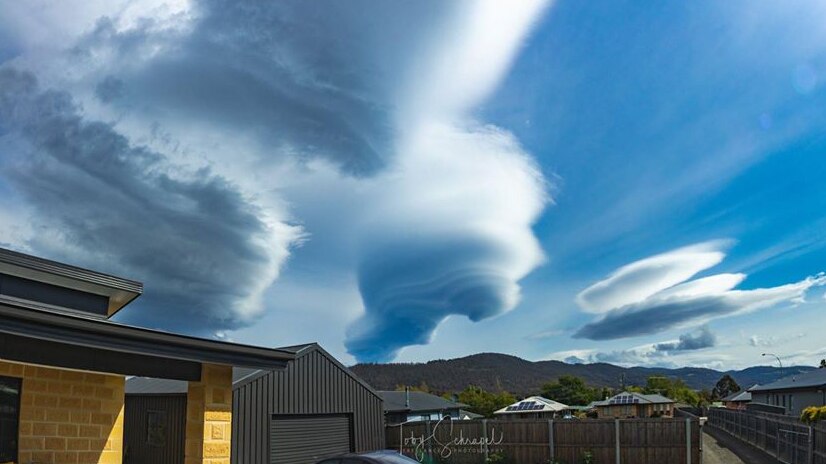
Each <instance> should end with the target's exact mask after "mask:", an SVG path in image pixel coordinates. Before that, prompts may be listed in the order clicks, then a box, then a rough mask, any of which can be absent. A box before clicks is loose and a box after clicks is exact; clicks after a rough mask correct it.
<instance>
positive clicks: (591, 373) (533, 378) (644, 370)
mask: <svg viewBox="0 0 826 464" xmlns="http://www.w3.org/2000/svg"><path fill="white" fill-rule="evenodd" d="M813 369H815V368H814V367H810V366H791V367H785V368H783V369H780V368H777V367H771V366H755V367H749V368H747V369H743V370H732V371H718V370H714V369H706V368H699V367H682V368H677V369H668V368H661V367H620V366H615V365H613V364H605V363H595V364H568V363H564V362H561V361H528V360H525V359H522V358H518V357H516V356H511V355H506V354H499V353H480V354H474V355H471V356H466V357H463V358H456V359H446V360H435V361H429V362H426V363H389V364H372V363H371V364H356V365H355V366H352V367H351V370H352V371H353V372H354V373H355V374H356V375H358V376H360V377H362V378H363V379H364V380H366V381H367V382H368V383H369V384H370V385H372V386H373V387H374V388H376V389H378V390H395V389H396V388H397V387H399V386H401V385H410V386H420V385H422V384H426V385H427V387H428V388H429V389H430V390H431V391H433V392H436V393H446V392H458V391H461V390H464V389H465V388H466V387H467V386H469V385H476V386H479V387H481V388H483V389H485V390H488V391H502V390H504V391H508V392H511V393H513V394H515V395H518V396H527V395H531V394H537V393H539V392H540V391H541V389H542V385H543V384H545V383H547V382H552V381H554V380H555V379H557V378H559V377H560V376H562V375H575V376H577V377H580V378H582V379H583V380H585V382H586V383H587V384H589V385H591V386H599V387H602V386H606V387H612V388H619V387H620V385H621V382H624V384H625V385H645V382H646V380H647V379H648V377H651V376H664V377H672V378H679V379H682V380H683V381H684V382H685V383H686V384H687V385H688V386H689V387H691V388H694V389H697V390H701V389H711V388H713V387H714V384H716V383H717V381H718V380H719V379H720V377H722V376H723V375H724V374H729V375H731V376H732V377H733V378H734V380H736V381H737V383H738V384H739V385H740V386H741V387H743V388H747V387H749V386H751V385H754V384H765V383H770V382H773V381H775V380H778V379H780V378H782V377H787V376H790V375H795V374H800V373H803V372H808V371H810V370H813Z"/></svg>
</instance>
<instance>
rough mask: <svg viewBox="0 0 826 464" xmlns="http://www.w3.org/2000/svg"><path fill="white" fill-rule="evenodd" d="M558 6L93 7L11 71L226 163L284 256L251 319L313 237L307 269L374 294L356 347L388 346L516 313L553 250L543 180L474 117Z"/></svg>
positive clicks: (181, 162) (170, 146)
mask: <svg viewBox="0 0 826 464" xmlns="http://www.w3.org/2000/svg"><path fill="white" fill-rule="evenodd" d="M548 4H549V2H548V1H545V0H530V1H525V2H520V3H519V4H518V5H506V4H503V3H501V2H497V1H493V0H485V1H480V2H438V1H431V2H408V3H405V4H399V3H395V2H394V3H387V2H370V1H366V2H364V3H362V4H361V5H362V7H354V6H353V5H352V4H347V5H344V4H340V3H337V2H330V3H326V4H324V6H323V7H322V6H319V5H318V4H314V3H306V2H291V1H285V2H272V3H261V4H255V5H246V6H240V5H239V4H237V2H231V1H224V0H199V1H193V2H191V3H189V2H175V3H170V4H168V5H167V4H165V2H163V1H154V0H153V1H150V2H145V3H140V4H134V3H129V4H114V3H112V4H95V5H89V6H88V10H84V9H79V10H78V11H77V12H76V20H77V23H78V24H82V26H77V27H74V26H73V27H72V28H68V29H66V30H59V31H54V33H53V34H52V35H51V36H50V37H48V38H44V37H40V36H38V32H36V31H33V30H31V28H30V27H28V26H27V27H24V28H22V30H21V31H20V34H19V37H18V39H19V40H18V41H19V43H20V44H22V45H21V47H22V48H26V47H29V48H30V50H27V52H28V53H26V52H24V53H22V54H21V55H20V56H18V57H17V58H16V59H15V60H14V61H13V64H14V65H15V66H20V67H27V68H29V69H31V70H33V71H34V72H35V73H36V74H38V75H39V78H40V80H41V82H43V83H44V87H54V88H60V89H62V90H66V91H68V92H70V93H71V94H72V98H73V99H74V100H75V101H78V102H79V103H80V104H79V106H82V108H83V114H82V115H79V116H82V117H83V118H84V119H85V120H87V121H98V120H102V121H115V122H113V123H112V124H111V125H109V126H108V127H109V128H110V129H111V131H112V132H114V133H116V134H117V135H119V136H122V137H123V138H124V139H125V142H126V143H129V144H131V145H133V146H141V147H146V148H147V149H149V150H153V151H155V152H157V153H162V154H163V155H164V156H165V157H166V158H168V159H169V161H170V163H174V164H175V165H176V166H184V167H186V168H187V169H189V170H192V171H195V172H200V170H205V171H206V170H208V171H209V172H215V173H216V174H217V175H220V176H221V178H223V179H226V180H227V182H228V183H231V184H232V187H233V189H235V190H237V191H238V195H239V196H241V197H243V198H244V199H246V200H249V201H250V203H251V204H254V205H255V206H256V208H257V209H256V211H255V212H256V213H257V214H256V217H257V218H258V219H259V220H261V221H264V220H265V219H266V225H267V232H268V234H267V236H266V238H267V239H270V240H272V241H274V242H275V243H277V244H278V245H279V246H278V247H275V246H272V247H270V249H271V250H273V251H272V252H273V253H277V256H275V258H277V259H273V260H272V261H271V262H270V264H272V265H274V267H272V268H267V272H266V273H265V274H263V275H260V276H259V275H257V277H260V278H259V279H254V280H255V282H256V285H255V288H253V289H251V292H249V293H250V295H241V297H242V298H241V299H240V301H241V302H244V303H245V304H243V305H241V307H239V308H238V312H241V313H243V315H245V316H246V315H251V314H258V311H257V309H260V307H259V308H256V307H255V306H256V305H259V302H260V301H261V300H262V298H261V295H263V294H264V292H265V291H266V290H267V287H268V286H270V285H271V284H272V283H273V280H274V279H275V277H276V276H277V275H278V274H279V272H280V271H281V267H282V266H283V265H284V263H286V262H287V255H288V254H289V253H288V252H291V251H292V250H291V249H290V246H294V245H295V244H297V243H300V242H301V240H305V243H304V248H302V250H301V252H303V253H305V255H304V256H309V259H310V260H315V261H311V262H310V264H311V265H313V266H318V268H319V269H320V271H319V272H330V269H331V268H333V269H334V270H335V272H339V273H341V274H345V275H346V276H345V277H344V278H342V279H341V280H342V281H346V282H356V284H355V285H356V286H357V287H358V290H359V292H360V294H361V299H362V302H363V304H364V306H365V307H364V311H363V313H362V314H360V315H359V317H357V318H355V319H356V321H355V322H353V323H352V324H351V325H350V329H349V332H348V333H349V335H348V338H347V345H348V348H349V350H350V352H351V353H353V354H355V355H356V356H358V357H359V358H361V359H389V358H392V357H393V356H394V355H395V353H397V351H398V350H399V349H400V348H402V347H404V346H407V345H410V344H422V343H427V342H428V340H429V339H430V337H431V334H432V333H433V332H434V330H435V328H436V327H437V326H438V325H439V324H440V323H441V322H442V321H443V320H444V318H446V317H447V316H449V315H451V314H457V315H463V316H466V317H468V318H469V319H471V320H474V321H478V320H481V319H485V318H489V317H493V316H496V315H498V314H502V313H504V312H506V311H508V310H510V309H512V308H513V307H514V306H515V305H516V304H517V302H518V301H519V298H520V287H519V284H518V281H519V280H520V279H521V278H522V277H524V276H525V275H526V274H527V273H529V272H530V271H531V270H533V269H534V268H535V267H536V266H538V265H539V263H541V262H542V260H543V253H542V250H541V248H540V246H539V243H538V241H537V239H536V237H535V236H534V235H533V232H532V230H531V226H532V225H533V223H534V222H535V221H536V219H537V217H538V216H539V214H540V213H541V211H542V210H543V208H544V207H545V205H546V203H547V201H548V195H547V193H546V184H545V180H544V178H543V175H542V173H541V172H540V170H539V169H538V167H537V165H536V164H535V162H534V160H533V159H532V158H531V156H530V154H528V153H526V152H525V150H523V148H522V147H521V146H520V144H519V142H518V140H516V139H515V137H514V136H513V135H512V134H511V133H509V132H507V131H505V130H503V129H501V128H498V127H495V126H491V125H488V124H485V123H484V122H483V121H479V120H478V119H477V118H476V117H475V115H474V111H475V109H476V108H477V107H478V105H480V104H481V103H483V101H484V99H485V98H487V97H488V95H489V94H490V93H491V92H493V91H494V89H495V87H496V85H497V84H498V83H499V81H500V80H501V79H502V77H503V76H504V75H505V73H506V71H507V69H508V68H509V66H510V64H511V62H512V61H513V60H514V58H515V56H516V54H517V53H518V51H519V49H520V45H521V43H522V41H523V40H524V39H525V37H526V36H527V34H528V33H529V31H530V29H531V26H532V24H533V23H534V22H535V20H536V19H537V17H538V16H539V15H540V14H541V12H542V11H543V9H544V8H545V7H546V6H547V5H548ZM322 9H323V11H322ZM161 10H163V12H161ZM20 11H22V10H20ZM365 11H369V12H370V13H369V14H364V12H365ZM32 13H34V16H35V17H38V16H37V12H36V11H34V12H32ZM0 16H2V14H0ZM41 16H42V18H40V19H39V21H42V22H43V23H44V24H49V22H50V21H53V19H54V18H52V17H51V15H49V14H44V15H41ZM48 30H49V28H44V29H43V31H46V32H48ZM44 33H45V32H44ZM388 37H393V40H388ZM55 39H59V40H58V41H57V42H54V43H60V44H61V45H60V46H59V47H51V48H50V49H49V50H37V51H36V52H35V50H33V49H34V48H37V47H38V45H36V44H42V43H53V42H52V41H54V40H55ZM27 44H28V45H27ZM47 55H48V56H47ZM292 223H298V224H300V225H301V226H302V227H301V229H302V230H303V231H304V232H305V234H296V232H295V231H297V230H298V229H297V228H291V227H290V226H289V225H288V224H292ZM81 228H82V227H81ZM84 232H89V233H92V232H94V231H85V230H84ZM187 238H188V239H189V238H191V239H192V240H193V241H197V240H198V239H199V237H198V236H197V234H196V235H195V236H192V237H187ZM114 242H117V240H114ZM17 245H18V246H19V245H20V244H17ZM117 245H118V244H117V243H113V244H112V247H113V249H117V248H118V247H117ZM76 246H77V248H78V250H80V251H82V250H84V249H88V248H89V247H91V246H93V245H92V244H89V243H76ZM34 251H37V250H34ZM112 261H118V259H117V257H113V258H112ZM304 265H305V266H306V265H308V264H307V262H305V263H304ZM241 277H242V276H239V278H241ZM159 280H163V281H167V282H172V280H170V279H162V278H161V277H159ZM251 280H252V279H251ZM259 284H260V285H259ZM318 285H319V286H323V285H325V282H322V281H319V282H318ZM350 285H352V284H350ZM342 286H344V285H342ZM337 290H341V292H342V293H347V291H346V289H343V288H342V289H337ZM245 297H248V298H245ZM247 302H248V303H249V304H246V303H247ZM259 306H260V305H259ZM268 306H269V307H270V308H277V305H275V304H273V303H270V304H268ZM330 311H335V308H331V309H330ZM244 319H245V320H247V319H248V318H246V317H245V318H244ZM142 322H143V323H146V324H151V325H161V324H163V323H164V322H163V320H151V321H142ZM219 329H221V327H217V328H216V330H219ZM219 331H220V330H219ZM225 335H228V334H225Z"/></svg>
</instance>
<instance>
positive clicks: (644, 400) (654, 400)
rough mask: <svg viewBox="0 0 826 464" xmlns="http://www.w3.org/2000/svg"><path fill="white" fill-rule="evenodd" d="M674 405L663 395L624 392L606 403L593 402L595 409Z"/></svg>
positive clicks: (672, 401)
mask: <svg viewBox="0 0 826 464" xmlns="http://www.w3.org/2000/svg"><path fill="white" fill-rule="evenodd" d="M667 403H674V400H672V399H670V398H666V397H665V396H662V395H657V394H651V395H646V394H643V393H636V392H622V393H618V394H616V395H614V396H612V397H611V398H609V399H607V400H604V401H595V402H593V403H592V404H593V406H594V407H598V406H621V405H626V404H667Z"/></svg>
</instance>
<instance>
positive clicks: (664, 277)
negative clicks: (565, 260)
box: [576, 241, 727, 314]
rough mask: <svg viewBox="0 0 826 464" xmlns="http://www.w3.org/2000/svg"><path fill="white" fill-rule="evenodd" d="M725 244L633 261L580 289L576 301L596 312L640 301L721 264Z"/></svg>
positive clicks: (693, 248)
mask: <svg viewBox="0 0 826 464" xmlns="http://www.w3.org/2000/svg"><path fill="white" fill-rule="evenodd" d="M726 245H727V242H725V241H712V242H706V243H700V244H697V245H692V246H688V247H684V248H679V249H676V250H674V251H670V252H668V253H663V254H660V255H656V256H652V257H650V258H645V259H641V260H639V261H635V262H633V263H631V264H628V265H625V266H623V267H621V268H619V269H617V270H616V271H614V272H613V273H612V274H611V275H610V276H608V278H606V279H605V280H601V281H599V282H597V283H595V284H593V285H591V286H590V287H588V288H586V289H585V290H583V291H582V292H580V293H579V295H577V297H576V302H577V304H579V306H580V307H581V308H582V309H583V310H584V311H586V312H590V313H597V314H599V313H606V312H608V311H610V310H612V309H615V308H619V307H622V306H625V305H628V304H632V303H637V302H640V301H642V300H645V299H646V298H648V297H650V296H652V295H654V294H656V293H657V292H660V291H663V290H666V289H669V288H671V287H673V286H675V285H677V284H679V283H682V282H685V281H686V280H688V279H689V278H691V277H692V276H694V275H695V274H697V273H699V272H701V271H704V270H706V269H708V268H710V267H713V266H716V265H717V264H720V262H722V261H723V259H724V258H725V256H726V255H725V252H724V249H725V247H726ZM718 284H719V281H717V280H715V281H710V282H705V284H704V285H696V286H695V287H694V288H693V290H689V289H684V290H683V291H698V288H697V287H700V288H699V290H700V291H706V290H705V289H706V287H708V286H709V285H718Z"/></svg>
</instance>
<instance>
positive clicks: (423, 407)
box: [378, 391, 468, 412]
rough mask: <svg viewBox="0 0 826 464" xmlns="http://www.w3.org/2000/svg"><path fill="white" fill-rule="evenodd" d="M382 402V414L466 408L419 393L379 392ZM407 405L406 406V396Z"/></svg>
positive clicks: (462, 405) (463, 405)
mask: <svg viewBox="0 0 826 464" xmlns="http://www.w3.org/2000/svg"><path fill="white" fill-rule="evenodd" d="M378 394H379V396H381V398H382V399H383V400H384V412H424V411H444V410H448V409H462V408H466V407H468V405H466V404H464V403H459V402H456V401H450V400H447V399H444V398H442V397H441V396H436V395H432V394H430V393H425V392H420V391H411V392H403V391H379V392H378ZM408 394H409V395H410V396H409V399H410V401H409V404H408V401H407V400H408V396H407V395H408Z"/></svg>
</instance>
